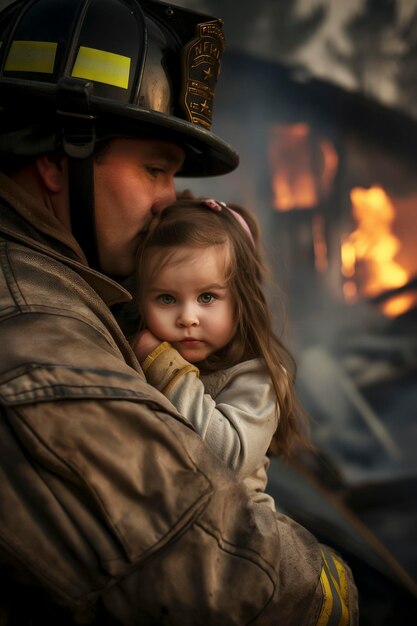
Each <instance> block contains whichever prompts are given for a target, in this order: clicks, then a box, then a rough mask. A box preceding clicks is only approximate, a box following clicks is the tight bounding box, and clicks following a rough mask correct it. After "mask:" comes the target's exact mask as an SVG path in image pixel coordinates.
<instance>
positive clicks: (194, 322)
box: [177, 307, 199, 328]
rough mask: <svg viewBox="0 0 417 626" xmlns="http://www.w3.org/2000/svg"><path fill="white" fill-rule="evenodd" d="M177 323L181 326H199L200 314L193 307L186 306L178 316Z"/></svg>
mask: <svg viewBox="0 0 417 626" xmlns="http://www.w3.org/2000/svg"><path fill="white" fill-rule="evenodd" d="M177 324H178V326H179V327H180V328H190V327H192V326H198V325H199V321H198V316H197V314H196V312H195V310H194V309H193V308H192V307H184V308H183V309H182V310H181V312H180V314H179V315H178V318H177Z"/></svg>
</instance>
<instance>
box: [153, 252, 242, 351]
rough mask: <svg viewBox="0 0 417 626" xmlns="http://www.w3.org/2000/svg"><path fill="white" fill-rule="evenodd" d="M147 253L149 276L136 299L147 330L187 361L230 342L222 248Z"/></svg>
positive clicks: (232, 324)
mask: <svg viewBox="0 0 417 626" xmlns="http://www.w3.org/2000/svg"><path fill="white" fill-rule="evenodd" d="M150 255H151V256H150V259H149V267H148V269H149V275H150V277H151V278H150V279H149V280H148V281H147V285H146V287H145V289H144V290H143V292H142V300H141V301H142V306H143V312H144V317H145V320H146V324H147V327H148V329H149V330H150V331H151V332H152V333H153V334H154V335H156V337H158V338H159V339H161V340H163V341H169V343H171V344H172V345H173V346H174V348H175V349H176V350H178V352H179V353H180V354H181V356H182V357H183V358H184V359H186V360H187V361H189V362H190V363H198V362H199V361H202V360H203V359H205V358H207V357H208V356H209V355H210V354H213V353H214V352H217V351H218V350H220V349H221V348H223V347H224V346H225V345H226V344H227V343H229V341H230V340H231V339H232V337H233V335H234V334H235V331H236V319H235V317H236V316H235V307H234V303H233V299H232V295H231V292H230V289H229V286H228V284H227V281H226V277H225V265H226V263H225V261H226V257H227V249H226V246H220V245H219V246H210V247H207V248H192V247H188V248H181V249H179V250H178V249H175V248H163V249H162V248H155V249H154V250H151V251H150ZM167 255H169V257H168V258H169V260H168V262H167V261H165V259H166V256H167ZM161 261H163V262H162V263H161ZM158 267H162V269H158Z"/></svg>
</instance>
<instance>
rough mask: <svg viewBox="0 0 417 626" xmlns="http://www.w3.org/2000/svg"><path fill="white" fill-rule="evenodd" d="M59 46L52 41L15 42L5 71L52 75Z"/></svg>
mask: <svg viewBox="0 0 417 626" xmlns="http://www.w3.org/2000/svg"><path fill="white" fill-rule="evenodd" d="M57 46H58V44H56V43H54V42H52V41H13V43H12V45H11V47H10V51H9V54H8V56H7V60H6V64H5V66H4V69H5V71H6V72H41V73H43V74H52V73H53V71H54V64H55V56H56V49H57Z"/></svg>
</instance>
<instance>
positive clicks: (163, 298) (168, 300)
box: [158, 293, 175, 304]
mask: <svg viewBox="0 0 417 626" xmlns="http://www.w3.org/2000/svg"><path fill="white" fill-rule="evenodd" d="M158 300H159V302H161V303H162V304H172V303H173V302H175V298H174V297H173V296H170V295H169V293H162V294H161V295H160V296H158Z"/></svg>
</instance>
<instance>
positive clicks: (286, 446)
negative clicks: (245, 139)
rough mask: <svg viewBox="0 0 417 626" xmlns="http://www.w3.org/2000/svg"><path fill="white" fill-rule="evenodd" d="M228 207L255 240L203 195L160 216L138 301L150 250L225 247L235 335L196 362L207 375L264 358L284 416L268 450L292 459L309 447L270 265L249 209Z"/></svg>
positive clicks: (142, 260) (146, 242) (144, 254)
mask: <svg viewBox="0 0 417 626" xmlns="http://www.w3.org/2000/svg"><path fill="white" fill-rule="evenodd" d="M228 206H229V207H230V209H232V210H233V211H236V212H238V213H240V215H242V217H243V218H244V220H245V221H246V223H247V224H248V226H249V228H250V231H251V233H252V237H253V241H251V239H250V237H249V235H248V233H246V232H245V230H244V228H243V227H242V225H241V224H240V223H239V222H238V220H237V219H236V217H235V216H234V215H233V213H232V212H231V211H229V210H228V209H227V208H226V207H224V208H223V210H221V211H220V212H217V211H214V210H212V209H210V208H208V207H207V206H205V205H204V201H201V200H200V199H196V198H193V199H188V198H182V199H179V200H177V202H176V203H175V204H173V205H172V206H170V207H168V208H166V209H164V211H162V212H161V213H160V214H159V216H158V217H157V218H156V219H155V220H154V222H153V223H152V225H151V227H150V229H149V231H148V232H147V233H145V235H144V236H143V238H142V241H141V243H140V246H139V253H138V275H137V278H138V293H137V296H138V301H137V305H138V306H139V310H140V300H141V286H142V287H144V286H145V285H146V282H147V280H148V279H149V277H150V276H149V272H150V264H149V251H150V250H152V249H154V248H171V249H172V248H181V247H194V248H198V247H201V248H206V247H209V246H223V248H224V246H226V250H227V254H226V255H225V258H226V259H227V266H226V268H225V270H226V279H227V282H228V285H229V288H230V290H231V293H232V297H233V301H234V305H235V314H236V324H237V325H236V333H235V335H234V337H233V338H232V340H231V341H230V342H229V343H228V344H227V346H225V348H223V349H222V350H220V351H218V352H216V353H215V354H213V355H210V356H209V357H208V358H207V359H206V360H205V361H203V362H201V363H199V364H198V366H199V368H200V370H201V371H202V372H203V373H207V372H210V371H217V370H219V369H223V368H226V367H231V366H233V365H236V364H238V363H240V362H242V361H245V360H248V359H252V358H261V359H263V361H264V363H265V365H266V368H267V370H268V372H269V375H270V377H271V380H272V384H273V387H274V390H275V393H276V397H277V404H278V407H279V416H280V417H279V422H278V428H277V431H276V432H275V434H274V437H273V440H272V442H271V445H270V449H269V453H270V454H273V455H276V454H279V455H282V456H284V457H288V456H290V454H291V451H292V449H293V447H294V444H296V443H298V444H303V445H307V446H309V445H310V444H309V443H308V438H307V420H306V416H305V413H304V411H303V409H302V407H301V406H300V404H299V402H298V399H297V397H296V394H295V389H294V382H295V374H296V366H295V362H294V359H293V357H292V355H291V354H290V352H289V351H288V349H287V348H286V347H285V346H284V344H283V343H282V342H281V340H280V339H279V338H278V337H277V335H276V334H275V332H274V330H273V319H272V315H271V312H270V308H269V306H268V303H267V299H266V296H265V292H264V289H265V286H266V280H267V278H269V269H268V267H267V265H266V263H265V261H264V259H263V253H262V250H261V246H260V229H259V225H258V222H257V220H256V218H255V217H254V215H253V214H252V213H250V212H249V211H248V210H246V209H245V208H243V207H241V206H238V205H234V204H229V205H228ZM167 252H168V250H167ZM159 267H160V266H159ZM158 269H159V268H158Z"/></svg>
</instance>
